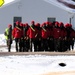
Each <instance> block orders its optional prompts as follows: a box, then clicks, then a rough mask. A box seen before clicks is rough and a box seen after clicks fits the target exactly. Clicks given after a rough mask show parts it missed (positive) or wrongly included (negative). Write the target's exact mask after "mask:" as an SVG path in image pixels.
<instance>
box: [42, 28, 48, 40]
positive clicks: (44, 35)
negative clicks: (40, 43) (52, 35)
mask: <svg viewBox="0 0 75 75" xmlns="http://www.w3.org/2000/svg"><path fill="white" fill-rule="evenodd" d="M41 36H42V38H43V39H47V38H48V37H49V31H48V29H44V28H42V30H41Z"/></svg>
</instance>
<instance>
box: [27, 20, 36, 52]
mask: <svg viewBox="0 0 75 75" xmlns="http://www.w3.org/2000/svg"><path fill="white" fill-rule="evenodd" d="M27 36H28V37H29V39H30V51H31V52H32V47H33V49H34V51H35V49H36V43H35V39H36V37H37V29H36V27H35V22H34V21H31V26H30V28H29V29H28V31H27ZM32 45H33V46H32Z"/></svg>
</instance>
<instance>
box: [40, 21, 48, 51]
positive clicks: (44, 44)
mask: <svg viewBox="0 0 75 75" xmlns="http://www.w3.org/2000/svg"><path fill="white" fill-rule="evenodd" d="M41 37H42V50H43V51H48V41H47V39H49V30H48V29H47V26H46V23H45V22H44V23H43V24H42V29H41Z"/></svg>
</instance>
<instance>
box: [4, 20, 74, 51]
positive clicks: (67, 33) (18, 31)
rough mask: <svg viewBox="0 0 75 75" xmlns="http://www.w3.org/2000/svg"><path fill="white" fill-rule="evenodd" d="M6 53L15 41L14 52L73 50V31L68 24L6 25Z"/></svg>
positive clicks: (33, 22)
mask: <svg viewBox="0 0 75 75" xmlns="http://www.w3.org/2000/svg"><path fill="white" fill-rule="evenodd" d="M4 34H5V38H6V41H7V46H8V51H9V52H10V50H11V45H12V41H13V40H15V49H16V52H28V51H30V52H32V51H33V50H32V48H33V49H34V52H37V51H38V52H39V51H56V52H64V51H67V50H71V49H72V50H73V49H74V39H75V30H74V29H73V28H72V25H71V24H69V23H66V24H64V23H63V22H58V21H55V22H44V23H42V24H40V23H35V21H31V24H30V25H29V24H28V23H25V24H24V23H21V22H19V21H17V22H16V23H15V27H14V28H12V25H8V28H6V29H5V32H4Z"/></svg>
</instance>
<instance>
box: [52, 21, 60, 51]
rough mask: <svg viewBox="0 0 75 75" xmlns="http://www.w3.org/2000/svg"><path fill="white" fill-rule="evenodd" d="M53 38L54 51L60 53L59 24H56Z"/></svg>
mask: <svg viewBox="0 0 75 75" xmlns="http://www.w3.org/2000/svg"><path fill="white" fill-rule="evenodd" d="M53 38H54V50H55V51H56V52H57V51H59V47H60V41H59V39H60V28H59V22H57V21H56V22H55V26H54V27H53Z"/></svg>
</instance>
